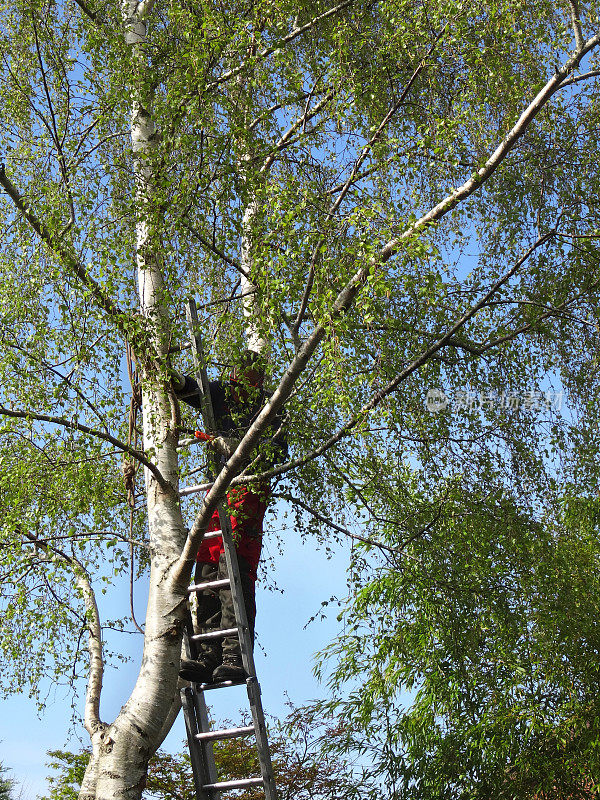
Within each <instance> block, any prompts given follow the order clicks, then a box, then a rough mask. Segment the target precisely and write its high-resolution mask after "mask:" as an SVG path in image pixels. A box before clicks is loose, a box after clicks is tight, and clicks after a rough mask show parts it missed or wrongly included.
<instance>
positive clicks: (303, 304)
mask: <svg viewBox="0 0 600 800" xmlns="http://www.w3.org/2000/svg"><path fill="white" fill-rule="evenodd" d="M447 27H448V23H446V24H445V25H444V27H443V28H442V30H441V31H440V32H439V34H438V35H437V36H436V37H435V40H434V41H433V43H432V44H431V46H430V47H429V49H428V51H427V53H426V54H425V55H424V56H423V58H421V60H420V61H419V63H418V65H417V66H416V68H415V69H414V70H413V73H412V75H411V76H410V78H409V80H408V81H407V84H406V86H405V87H404V89H403V90H402V92H401V94H400V97H399V98H398V100H397V101H396V102H395V103H394V105H393V106H392V107H391V108H390V110H389V111H388V112H387V114H386V115H385V117H384V118H383V119H382V121H381V122H380V123H379V126H378V127H377V130H376V131H375V133H374V134H373V136H372V137H371V138H370V139H369V141H368V142H367V144H366V145H365V146H364V147H363V149H362V151H361V153H360V155H359V156H358V158H357V159H356V161H355V163H354V166H353V167H352V172H351V173H350V175H349V176H348V179H347V180H346V183H345V184H344V186H343V188H342V189H341V191H340V192H339V194H338V196H337V198H336V199H335V200H334V202H333V203H332V204H331V206H330V208H329V211H328V212H327V217H326V219H325V223H324V225H327V223H328V222H329V221H330V220H331V219H332V218H333V216H334V215H335V213H336V212H337V210H338V209H339V207H340V205H341V204H342V202H343V200H344V198H345V197H346V195H347V194H348V192H349V191H350V188H351V186H352V184H353V183H354V181H355V180H356V176H357V175H358V174H359V170H360V168H361V167H362V165H363V163H364V162H365V159H366V158H367V156H368V155H369V153H370V152H371V150H372V149H373V145H374V144H375V143H376V142H377V141H378V140H379V139H380V137H381V135H382V134H383V132H384V130H385V129H386V127H387V125H388V122H389V121H390V120H391V119H392V117H393V116H394V114H396V113H397V111H398V110H399V109H400V107H401V106H402V104H403V103H404V101H405V100H406V98H407V96H408V93H409V92H410V90H411V89H412V87H413V84H414V82H415V81H416V79H417V77H418V75H419V73H420V72H421V70H422V69H423V67H424V66H425V63H426V61H427V59H428V58H429V57H430V56H431V54H432V53H433V51H434V50H435V48H436V47H437V45H438V42H439V41H440V39H441V38H442V36H443V35H444V33H445V31H446V28H447ZM324 240H325V237H324V236H321V237H320V239H319V241H318V242H317V244H316V245H315V248H314V251H313V256H312V259H311V265H310V270H309V273H308V280H307V281H306V287H305V289H304V295H303V297H302V300H301V302H300V308H299V310H298V314H297V316H296V320H295V322H294V328H293V331H294V332H295V333H296V334H297V333H299V332H300V326H301V325H302V321H303V319H304V314H305V313H306V308H307V306H308V300H309V298H310V294H311V292H312V287H313V283H314V277H315V267H316V263H317V258H318V254H319V253H320V252H321V247H322V245H323V242H324Z"/></svg>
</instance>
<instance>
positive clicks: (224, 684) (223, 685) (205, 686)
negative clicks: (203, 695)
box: [196, 678, 247, 692]
mask: <svg viewBox="0 0 600 800" xmlns="http://www.w3.org/2000/svg"><path fill="white" fill-rule="evenodd" d="M246 681H247V678H243V679H242V680H239V681H219V683H199V684H196V685H197V686H199V687H200V691H201V692H209V691H211V690H212V689H228V688H229V687H230V686H244V685H245V683H246Z"/></svg>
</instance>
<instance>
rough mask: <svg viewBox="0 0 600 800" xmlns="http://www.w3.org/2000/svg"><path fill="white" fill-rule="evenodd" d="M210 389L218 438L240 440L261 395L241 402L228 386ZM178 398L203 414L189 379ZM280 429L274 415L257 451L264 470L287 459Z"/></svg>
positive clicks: (279, 420)
mask: <svg viewBox="0 0 600 800" xmlns="http://www.w3.org/2000/svg"><path fill="white" fill-rule="evenodd" d="M209 388H210V399H211V402H212V407H213V413H214V416H215V425H216V428H217V434H218V435H219V436H227V437H234V438H236V439H241V438H242V437H243V436H244V434H245V433H246V431H247V430H248V428H249V427H250V425H251V424H252V423H253V422H254V420H255V419H256V417H257V416H258V412H259V411H260V409H261V408H262V406H263V403H264V401H265V398H266V395H265V393H264V391H262V390H257V391H256V394H255V396H254V397H251V398H250V399H249V400H246V401H240V400H239V399H237V400H236V396H235V390H234V387H233V386H232V384H231V383H226V382H225V381H210V383H209ZM177 396H178V397H179V399H180V400H182V401H183V402H184V403H186V404H187V405H189V406H191V407H192V408H195V409H198V410H199V411H201V410H202V405H201V403H200V393H199V391H198V383H197V382H196V381H195V380H194V378H192V377H190V376H189V375H186V376H185V386H184V387H183V389H181V390H180V391H178V392H177ZM281 426H282V417H281V415H280V414H277V415H276V416H275V419H274V420H273V422H272V423H271V424H270V425H269V427H268V428H267V430H266V431H265V432H264V433H263V437H262V439H263V441H262V442H261V444H260V446H259V448H258V450H259V452H260V453H261V455H262V456H263V460H262V463H261V466H262V467H263V468H264V469H268V468H269V467H271V466H272V465H273V464H275V463H277V462H278V461H283V460H284V459H285V458H287V453H288V448H287V441H286V437H285V433H284V431H283V429H282V427H281Z"/></svg>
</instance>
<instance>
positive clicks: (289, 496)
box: [273, 492, 398, 555]
mask: <svg viewBox="0 0 600 800" xmlns="http://www.w3.org/2000/svg"><path fill="white" fill-rule="evenodd" d="M273 497H275V498H280V499H281V500H287V501H288V502H289V503H292V504H293V505H297V506H300V508H303V509H304V510H305V511H308V513H309V514H310V515H311V516H313V517H314V518H315V519H318V520H319V522H322V523H323V524H324V525H327V526H329V527H330V528H333V530H334V531H337V532H338V533H341V534H343V535H344V536H348V537H349V538H350V539H356V540H357V541H359V542H363V543H364V544H370V545H372V546H373V547H378V548H380V549H381V550H386V551H387V552H388V553H393V554H394V555H397V552H398V551H397V550H396V548H394V547H389V546H388V545H386V544H382V543H381V542H376V541H375V540H374V539H369V538H368V537H367V536H360V535H359V534H358V533H352V531H349V530H348V528H344V527H342V526H341V525H338V524H337V523H336V522H333V520H331V519H328V518H327V517H325V516H323V514H320V513H319V512H318V511H315V509H314V508H311V506H309V505H308V504H307V503H305V502H304V501H303V500H299V499H298V498H297V497H294V496H293V495H292V494H290V493H289V492H282V493H274V494H273Z"/></svg>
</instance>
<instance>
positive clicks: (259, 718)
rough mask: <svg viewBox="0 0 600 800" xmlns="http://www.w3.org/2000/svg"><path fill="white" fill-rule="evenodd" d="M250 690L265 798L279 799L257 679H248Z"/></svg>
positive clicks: (249, 700)
mask: <svg viewBox="0 0 600 800" xmlns="http://www.w3.org/2000/svg"><path fill="white" fill-rule="evenodd" d="M246 689H247V691H248V702H249V703H250V712H251V714H252V722H253V723H254V736H255V740H256V751H257V753H258V763H259V764H260V774H261V776H262V779H263V785H264V790H265V800H278V796H277V787H276V786H275V775H274V774H273V764H272V762H271V749H270V747H269V739H268V736H267V726H266V723H265V713H264V711H263V706H262V699H261V692H260V684H259V682H258V681H257V680H256V678H255V679H253V680H252V679H248V680H247V681H246Z"/></svg>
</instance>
